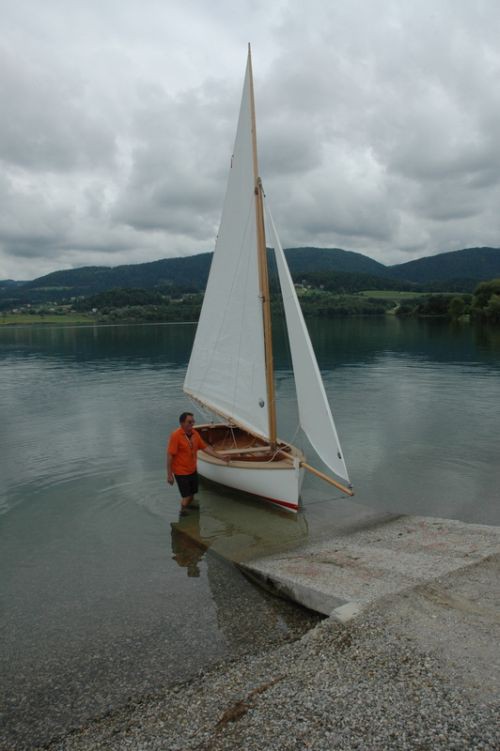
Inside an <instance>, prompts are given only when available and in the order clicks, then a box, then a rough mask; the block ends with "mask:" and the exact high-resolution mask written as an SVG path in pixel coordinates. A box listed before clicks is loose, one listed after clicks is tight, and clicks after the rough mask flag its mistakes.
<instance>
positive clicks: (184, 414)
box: [179, 412, 194, 425]
mask: <svg viewBox="0 0 500 751" xmlns="http://www.w3.org/2000/svg"><path fill="white" fill-rule="evenodd" d="M187 417H194V415H193V413H192V412H183V413H182V415H181V416H180V417H179V422H180V424H181V425H182V423H183V422H184V421H185V420H186V418H187Z"/></svg>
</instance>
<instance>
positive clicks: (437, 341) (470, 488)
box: [0, 317, 500, 747]
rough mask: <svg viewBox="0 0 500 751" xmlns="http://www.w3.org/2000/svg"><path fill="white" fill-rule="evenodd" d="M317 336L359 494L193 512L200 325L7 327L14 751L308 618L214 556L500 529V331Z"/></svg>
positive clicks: (327, 325)
mask: <svg viewBox="0 0 500 751" xmlns="http://www.w3.org/2000/svg"><path fill="white" fill-rule="evenodd" d="M309 328H310V332H311V336H312V339H313V343H314V346H315V349H316V352H317V355H318V360H319V364H320V368H321V370H322V372H323V376H324V381H325V386H326V390H327V394H328V396H329V399H330V402H331V405H332V408H333V412H334V415H335V420H336V424H337V429H338V432H339V435H340V438H341V442H342V446H343V450H344V455H345V457H346V460H347V463H348V467H349V470H350V473H351V479H352V482H353V484H354V488H355V490H356V497H355V499H354V500H353V501H351V500H346V499H343V500H341V498H340V496H339V494H338V493H337V492H336V491H334V489H332V488H331V487H330V486H327V485H324V484H323V483H321V481H319V480H317V479H316V478H314V477H313V476H311V475H308V476H307V477H306V480H305V483H304V488H303V509H302V511H301V513H300V514H299V515H298V516H297V517H292V515H289V514H284V513H283V512H279V511H275V510H273V509H272V508H270V507H268V506H265V505H261V504H259V503H257V502H255V501H252V500H250V499H248V498H246V497H244V496H242V495H241V494H238V493H236V492H234V491H228V490H222V489H220V488H217V487H216V486H207V485H205V486H204V487H203V488H202V491H201V493H200V505H201V510H200V512H199V514H190V516H189V518H187V519H182V520H179V517H178V509H177V507H178V498H177V493H176V491H175V489H173V488H170V486H168V485H166V483H165V469H164V458H165V444H166V441H167V437H168V434H169V432H170V431H171V430H172V429H173V428H174V427H175V426H176V422H177V415H178V414H179V412H180V411H182V410H183V409H184V408H190V407H191V405H190V404H189V403H187V402H186V400H185V399H184V397H183V395H182V382H183V378H184V373H185V368H186V365H187V361H188V358H189V353H190V349H191V344H192V340H193V336H194V326H192V325H185V324H184V325H150V326H109V327H81V328H65V327H38V328H28V327H25V328H22V327H19V328H10V327H9V328H6V327H2V328H0V452H1V453H0V456H1V473H0V566H1V582H0V597H1V605H2V619H3V625H2V633H3V640H2V642H3V646H2V647H1V650H2V653H1V655H0V657H1V662H0V672H1V674H2V678H1V679H0V681H1V682H2V684H3V686H2V689H3V691H4V698H3V701H2V704H3V706H4V707H5V708H6V715H5V718H6V722H7V728H8V730H7V734H8V735H7V736H6V738H7V741H5V742H6V743H7V745H6V746H5V747H9V745H8V744H9V743H10V744H11V745H12V738H13V737H14V736H15V734H16V733H17V734H18V735H17V737H18V741H19V742H20V743H21V742H26V743H27V744H28V745H29V743H31V744H33V743H34V739H38V740H40V742H41V741H43V740H46V739H47V738H50V737H52V736H53V735H55V734H57V733H58V732H63V731H64V730H65V729H67V728H68V727H69V726H71V724H75V723H76V724H78V723H79V722H81V721H83V720H84V719H85V718H86V717H88V716H90V715H92V714H94V715H95V714H98V713H100V712H103V711H105V710H106V709H107V708H108V707H110V706H116V704H117V703H120V702H123V701H125V700H126V699H127V697H128V696H137V695H141V694H143V693H150V692H153V691H155V690H158V689H159V688H160V687H161V686H162V685H165V684H167V683H171V682H172V681H174V680H180V679H183V678H186V677H189V676H191V675H193V674H195V673H196V671H197V670H199V669H200V668H202V667H204V666H206V665H208V664H210V663H212V662H214V661H216V660H218V659H222V658H224V657H226V656H228V655H231V654H239V653H241V652H242V651H245V650H247V649H258V648H259V647H261V646H262V644H263V643H266V642H268V641H272V640H275V641H280V640H281V639H283V638H290V637H292V636H294V635H296V634H298V633H301V632H302V631H303V630H304V629H305V628H307V627H309V626H310V624H311V622H312V621H311V617H310V616H309V615H307V614H305V613H302V612H301V611H299V610H298V609H296V608H294V607H293V606H291V605H289V604H287V603H283V602H281V601H279V600H275V599H273V598H270V597H269V596H267V595H265V594H263V593H261V592H260V591H259V590H257V589H256V588H255V587H254V586H253V585H251V584H250V583H248V582H247V581H246V580H245V579H244V578H243V577H242V576H241V575H240V574H239V573H238V571H237V570H236V569H234V568H233V567H232V566H231V565H230V564H228V563H227V562H225V561H224V559H223V558H221V557H220V556H218V555H217V553H221V552H222V553H223V554H224V556H225V557H229V558H233V559H236V560H238V559H243V558H245V557H250V556H251V555H255V554H256V553H266V552H272V551H275V550H277V549H279V548H280V547H286V546H288V545H293V544H296V543H297V542H300V541H301V540H304V539H305V538H307V536H308V535H309V534H311V530H312V529H313V527H314V525H315V524H316V527H318V519H320V520H321V519H324V518H325V517H326V515H328V518H329V519H330V523H333V524H336V523H338V524H339V525H340V524H341V523H347V522H348V521H349V519H355V518H356V517H357V516H358V517H359V515H360V514H361V515H362V514H366V513H373V514H375V515H376V514H379V513H382V512H386V511H389V512H394V513H414V514H425V515H434V516H444V517H451V518H456V519H462V520H464V521H468V522H479V523H486V524H499V523H500V504H499V502H498V501H499V495H500V492H499V488H500V460H499V457H500V331H499V330H494V329H476V328H474V327H470V326H456V327H452V326H449V325H447V324H446V325H443V324H437V323H435V322H419V321H398V320H397V319H395V318H391V317H387V318H380V319H373V320H372V319H369V318H363V319H346V320H331V321H323V320H312V321H310V322H309ZM276 368H277V379H276V380H277V398H278V402H279V414H280V417H279V427H280V435H281V436H282V437H283V438H285V439H286V438H291V437H292V436H294V435H295V434H296V429H297V417H296V408H295V403H294V388H293V382H292V379H291V372H290V366H289V357H288V355H287V348H286V346H285V345H284V344H283V343H279V344H278V346H277V351H276ZM197 417H199V418H200V419H201V416H200V415H198V416H197ZM296 442H298V443H299V445H300V444H301V445H303V446H304V448H305V449H306V452H307V453H308V454H309V458H312V457H311V454H310V452H308V447H307V442H306V441H305V440H303V439H302V438H301V437H300V435H299V437H298V440H297V441H296ZM313 463H314V462H313ZM318 466H320V465H318ZM198 543H199V544H198ZM205 548H209V552H208V554H205V555H204V549H205ZM255 613H258V618H259V623H261V624H262V628H261V629H258V630H257V631H259V633H258V634H256V633H255V631H256V630H255V628H254V624H255V617H256V616H255ZM9 734H10V735H9ZM9 739H10V740H9ZM23 739H24V741H23ZM27 739H28V740H27ZM28 741H29V742H28Z"/></svg>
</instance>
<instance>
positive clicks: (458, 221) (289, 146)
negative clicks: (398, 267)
mask: <svg viewBox="0 0 500 751" xmlns="http://www.w3.org/2000/svg"><path fill="white" fill-rule="evenodd" d="M0 11H1V16H0V17H1V26H0V101H1V102H2V115H1V117H0V279H5V278H13V279H32V278H34V277H36V276H40V275H42V274H45V273H48V272H49V271H53V270H57V269H62V268H72V267H77V266H85V265H110V266H115V265H118V264H122V263H136V262H141V261H150V260H156V259H158V258H166V257H169V256H179V255H188V254H192V253H199V252H203V251H207V250H212V249H213V244H214V239H215V235H216V233H217V228H218V222H219V218H220V212H221V207H222V199H223V195H224V190H225V181H226V175H227V169H228V167H229V159H230V154H231V151H232V146H233V140H234V131H235V125H236V119H237V114H238V108H239V102H240V94H241V86H242V82H243V74H244V68H245V62H246V46H247V42H248V41H251V42H252V51H253V63H254V78H255V89H256V103H257V118H258V136H259V147H260V171H261V174H262V178H263V183H264V187H265V190H266V193H267V195H268V198H269V201H270V205H271V207H272V209H273V214H274V218H275V221H276V224H277V225H278V228H279V231H280V234H281V236H282V241H283V244H284V245H285V246H288V247H292V246H299V245H306V244H307V245H316V246H324V247H328V246H329V247H341V248H345V249H350V250H355V251H359V252H363V253H366V254H368V255H370V256H371V257H372V258H375V259H377V260H379V261H381V262H383V263H388V264H391V263H399V262H403V261H406V260H411V259H413V258H418V257H421V256H424V255H430V254H434V253H437V252H441V251H446V250H455V249H458V248H463V247H471V246H475V245H492V246H495V247H498V246H500V41H499V40H500V3H499V2H498V0H419V1H418V2H416V1H415V0H394V1H393V0H308V2H306V1H305V0H274V1H273V0H266V1H265V2H264V1H263V0H211V1H210V2H208V0H178V1H177V0H0Z"/></svg>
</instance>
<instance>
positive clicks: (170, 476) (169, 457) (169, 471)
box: [167, 451, 174, 485]
mask: <svg viewBox="0 0 500 751" xmlns="http://www.w3.org/2000/svg"><path fill="white" fill-rule="evenodd" d="M167 482H168V484H169V485H173V484H174V473H173V472H172V454H170V453H169V452H168V451H167Z"/></svg>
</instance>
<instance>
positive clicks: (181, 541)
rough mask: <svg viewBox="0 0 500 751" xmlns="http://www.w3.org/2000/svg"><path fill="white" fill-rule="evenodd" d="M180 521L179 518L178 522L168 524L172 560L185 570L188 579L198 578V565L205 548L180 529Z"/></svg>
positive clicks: (195, 538)
mask: <svg viewBox="0 0 500 751" xmlns="http://www.w3.org/2000/svg"><path fill="white" fill-rule="evenodd" d="M182 521H183V520H182V519H181V518H180V517H179V521H178V522H170V541H171V546H172V558H173V560H174V561H175V562H176V563H177V565H178V566H180V567H181V568H185V569H186V573H187V575H188V576H189V577H191V578H198V577H199V576H200V567H199V565H198V564H199V562H200V561H201V559H202V558H203V556H204V554H205V551H206V547H204V545H203V544H202V543H201V542H199V541H198V539H197V537H196V536H195V537H193V536H192V535H191V534H190V533H188V532H186V531H185V530H184V529H182V525H181V522H182ZM198 527H199V525H198Z"/></svg>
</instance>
